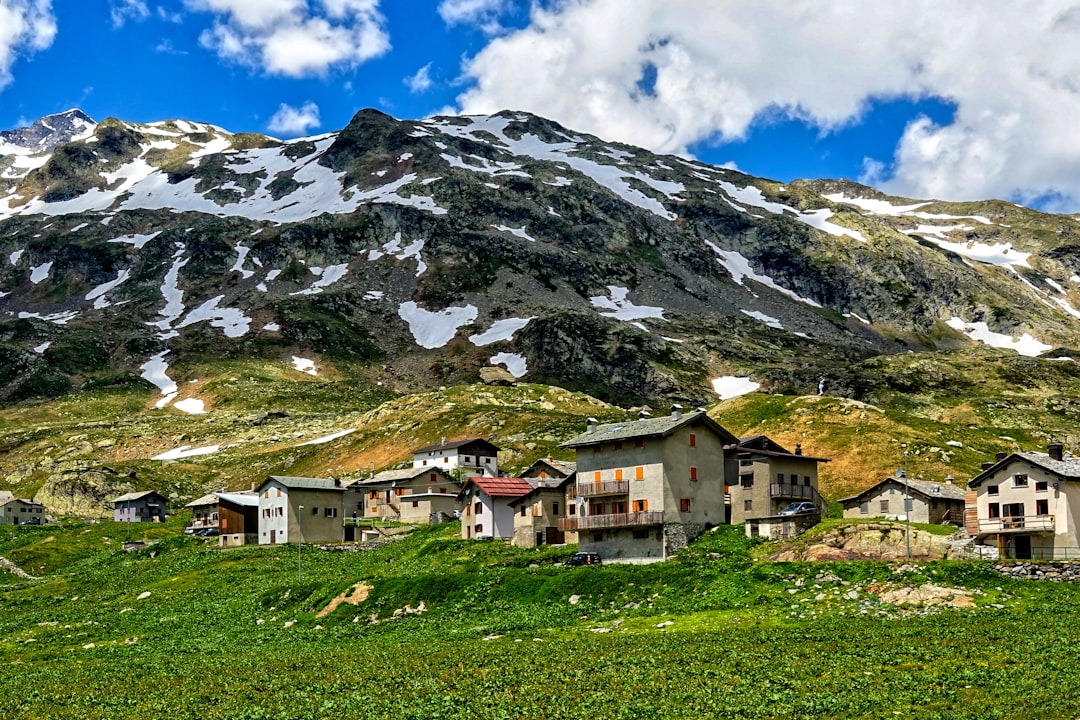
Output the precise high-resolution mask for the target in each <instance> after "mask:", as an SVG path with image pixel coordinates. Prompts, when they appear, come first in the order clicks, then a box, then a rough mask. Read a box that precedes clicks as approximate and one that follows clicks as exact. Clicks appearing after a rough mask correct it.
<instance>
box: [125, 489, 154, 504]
mask: <svg viewBox="0 0 1080 720" xmlns="http://www.w3.org/2000/svg"><path fill="white" fill-rule="evenodd" d="M151 495H157V496H158V497H159V498H161V499H162V500H164V499H165V496H164V495H162V494H161V493H159V492H158V491H157V490H143V491H142V492H130V493H128V494H126V495H121V496H120V497H118V498H114V499H113V500H112V502H114V503H118V502H130V501H132V500H142V499H143V498H145V497H149V496H151Z"/></svg>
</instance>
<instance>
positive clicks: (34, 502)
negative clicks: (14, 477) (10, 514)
mask: <svg viewBox="0 0 1080 720" xmlns="http://www.w3.org/2000/svg"><path fill="white" fill-rule="evenodd" d="M9 495H10V493H9ZM13 502H21V503H22V504H24V505H34V506H38V507H45V505H44V503H39V502H38V501H37V500H27V499H26V498H17V497H14V496H11V497H0V505H7V504H8V503H13Z"/></svg>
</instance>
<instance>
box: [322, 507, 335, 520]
mask: <svg viewBox="0 0 1080 720" xmlns="http://www.w3.org/2000/svg"><path fill="white" fill-rule="evenodd" d="M323 517H329V518H332V517H337V508H332V507H331V508H326V509H324V510H323Z"/></svg>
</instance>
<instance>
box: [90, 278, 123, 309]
mask: <svg viewBox="0 0 1080 720" xmlns="http://www.w3.org/2000/svg"><path fill="white" fill-rule="evenodd" d="M130 277H131V271H130V270H126V269H125V270H121V271H120V272H119V273H118V274H117V276H116V279H115V280H110V281H109V282H106V283H102V284H101V285H98V286H97V287H95V288H94V289H93V290H91V291H90V292H88V293H86V299H87V300H93V301H94V309H95V310H101V309H102V308H107V307H109V305H111V303H110V302H109V301H108V300H106V299H105V297H104V296H105V294H106V293H109V292H111V291H112V290H113V289H115V288H116V287H117V286H119V285H120V284H121V283H123V282H126V281H127V280H128V278H130Z"/></svg>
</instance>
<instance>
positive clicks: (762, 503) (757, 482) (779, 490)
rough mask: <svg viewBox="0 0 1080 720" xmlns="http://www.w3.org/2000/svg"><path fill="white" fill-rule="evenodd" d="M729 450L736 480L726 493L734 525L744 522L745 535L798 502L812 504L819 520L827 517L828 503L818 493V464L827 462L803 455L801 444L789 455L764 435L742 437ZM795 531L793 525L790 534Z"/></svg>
mask: <svg viewBox="0 0 1080 720" xmlns="http://www.w3.org/2000/svg"><path fill="white" fill-rule="evenodd" d="M729 450H730V451H731V452H733V453H734V454H735V455H736V457H737V458H738V477H737V479H736V480H734V481H733V482H731V483H730V484H729V486H728V490H727V492H728V508H729V511H730V514H729V521H730V522H731V523H732V524H733V525H739V524H742V523H747V524H748V527H747V533H748V534H753V532H752V530H753V527H752V526H753V524H754V522H755V521H760V520H762V519H765V518H776V517H777V513H779V512H780V511H781V510H782V509H783V508H784V507H785V506H787V505H789V504H790V503H792V502H798V501H808V502H812V503H814V505H815V506H816V507H817V508H818V513H817V516H818V518H819V519H820V518H821V517H822V516H823V515H827V514H828V503H827V502H826V501H825V498H823V497H822V496H821V493H819V492H818V463H823V462H829V461H828V459H826V458H818V457H810V456H808V455H803V452H802V446H801V445H796V446H795V451H794V452H791V451H789V450H788V449H787V448H785V447H783V446H782V445H780V444H779V443H778V442H776V441H774V440H772V439H770V438H769V437H767V436H765V435H754V436H752V437H747V438H741V439H740V440H739V442H738V444H737V445H736V446H735V447H733V448H729ZM789 524H790V522H789ZM780 527H784V525H783V524H782V523H781V524H780ZM796 529H797V528H795V527H794V526H792V532H791V534H795V532H794V531H795V530H796ZM781 536H782V537H788V536H789V535H788V534H787V533H781Z"/></svg>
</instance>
